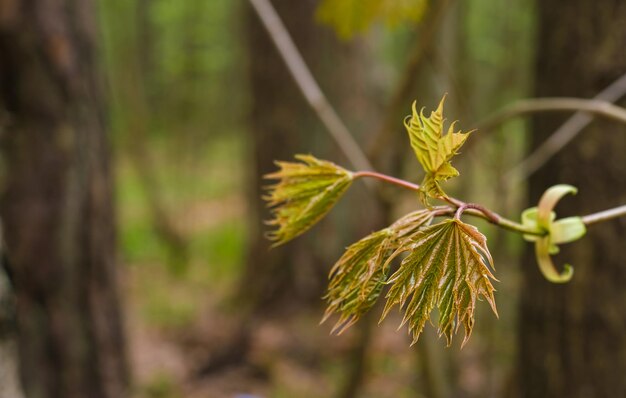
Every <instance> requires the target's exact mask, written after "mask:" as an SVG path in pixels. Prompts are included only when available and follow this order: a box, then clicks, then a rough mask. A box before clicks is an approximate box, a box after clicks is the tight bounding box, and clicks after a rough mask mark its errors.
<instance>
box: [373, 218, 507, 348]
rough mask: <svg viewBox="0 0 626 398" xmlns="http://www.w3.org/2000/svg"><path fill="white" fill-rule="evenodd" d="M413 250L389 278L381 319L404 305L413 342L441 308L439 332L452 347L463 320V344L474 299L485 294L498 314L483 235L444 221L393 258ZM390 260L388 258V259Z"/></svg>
mask: <svg viewBox="0 0 626 398" xmlns="http://www.w3.org/2000/svg"><path fill="white" fill-rule="evenodd" d="M403 252H409V254H408V256H407V257H406V258H405V259H404V260H403V261H402V264H400V268H399V269H398V270H397V271H396V272H395V273H394V274H393V275H392V276H391V277H390V278H389V281H388V282H387V283H388V284H390V285H391V287H390V289H389V292H388V293H387V296H386V298H387V303H386V305H385V309H384V310H383V315H382V318H381V320H382V319H383V318H384V317H385V316H386V315H387V314H388V313H389V311H390V310H391V308H393V307H394V306H395V305H399V306H400V307H401V308H404V317H403V319H402V324H405V323H408V327H409V331H410V333H411V334H412V335H413V343H415V342H416V341H417V340H418V338H419V335H420V333H421V332H422V330H423V328H424V325H425V324H426V321H427V320H428V319H429V318H430V313H431V312H432V310H433V309H434V308H435V307H437V308H438V310H439V335H440V336H441V335H445V336H446V340H447V343H448V345H450V344H451V342H452V335H453V334H454V333H456V331H457V330H458V328H459V326H460V325H461V324H462V325H463V327H464V329H465V338H464V339H463V344H465V343H466V342H467V339H468V338H469V336H470V335H471V333H472V328H473V325H474V308H475V305H476V299H477V298H478V297H480V296H482V297H484V298H485V299H486V300H487V301H488V302H489V304H490V305H491V308H492V309H493V311H494V312H495V313H496V314H497V312H496V304H495V298H494V296H493V292H494V288H493V286H492V284H491V281H490V279H495V278H494V276H493V274H492V273H491V271H490V270H489V267H488V266H487V264H486V263H485V260H486V261H487V263H488V264H489V265H490V266H492V267H493V260H492V258H491V255H490V254H489V250H488V249H487V241H486V239H485V237H484V236H483V235H482V234H481V233H480V232H479V231H478V230H477V229H476V228H475V227H473V226H471V225H468V224H465V223H463V222H461V221H460V220H457V219H454V220H445V221H442V222H440V223H438V224H435V225H432V226H430V227H428V228H425V229H423V230H421V231H419V232H418V233H417V234H416V235H415V236H414V237H412V238H411V239H410V240H408V241H406V242H405V243H404V244H403V245H401V246H400V247H399V248H398V249H397V250H396V251H395V252H394V253H393V254H392V255H391V257H390V259H392V258H394V257H395V256H397V255H398V254H400V253H403ZM388 261H389V260H388Z"/></svg>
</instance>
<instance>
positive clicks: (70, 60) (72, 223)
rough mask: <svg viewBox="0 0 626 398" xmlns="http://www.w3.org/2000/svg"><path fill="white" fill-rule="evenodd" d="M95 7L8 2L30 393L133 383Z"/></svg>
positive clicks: (9, 189)
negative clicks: (122, 301)
mask: <svg viewBox="0 0 626 398" xmlns="http://www.w3.org/2000/svg"><path fill="white" fill-rule="evenodd" d="M94 6H95V4H94V2H93V1H88V0H82V1H69V0H56V1H53V0H36V1H35V0H33V1H17V0H2V1H0V109H4V113H6V114H8V117H9V120H8V123H7V124H6V125H5V126H4V131H3V132H2V157H3V161H4V164H3V166H4V167H3V171H4V174H5V175H4V179H3V187H2V188H3V193H2V196H1V201H0V217H1V218H2V222H3V225H4V235H5V240H6V250H7V255H8V259H9V261H10V264H11V269H12V272H13V274H14V285H15V296H16V308H17V309H16V311H17V328H18V330H17V334H18V345H19V359H20V369H21V379H22V384H23V386H24V390H25V393H26V395H27V396H28V397H59V398H73V397H76V398H84V397H103V398H105V397H111V398H118V397H124V396H126V393H127V389H128V369H127V363H126V358H125V351H124V336H123V333H122V322H121V314H120V307H119V302H118V292H117V288H116V274H115V229H114V223H113V218H114V217H113V216H114V214H113V209H112V179H111V173H110V161H109V159H110V156H109V147H108V142H107V137H106V134H105V120H104V114H103V104H102V89H101V79H100V75H99V73H98V64H97V57H96V48H95V39H96V36H97V34H96V29H95V28H96V21H95V9H94ZM0 113H2V112H0Z"/></svg>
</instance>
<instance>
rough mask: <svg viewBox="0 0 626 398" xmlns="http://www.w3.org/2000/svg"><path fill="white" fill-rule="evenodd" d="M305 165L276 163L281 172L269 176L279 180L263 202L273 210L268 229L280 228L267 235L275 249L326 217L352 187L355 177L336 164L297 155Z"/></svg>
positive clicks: (269, 188)
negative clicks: (271, 227) (272, 227)
mask: <svg viewBox="0 0 626 398" xmlns="http://www.w3.org/2000/svg"><path fill="white" fill-rule="evenodd" d="M295 157H296V159H298V160H300V161H301V162H302V163H295V162H276V165H277V166H278V167H279V168H280V170H278V171H276V172H274V173H271V174H266V175H265V176H264V177H265V178H267V179H273V180H279V182H278V183H276V184H274V185H270V186H269V187H267V189H268V190H269V192H268V194H267V195H266V196H264V199H265V200H266V201H267V202H268V206H269V207H271V209H272V210H271V211H272V215H273V219H272V220H270V221H268V224H269V225H275V226H277V227H278V228H277V229H276V230H274V231H272V232H270V233H269V234H268V237H269V238H270V239H271V240H273V241H275V246H276V245H280V244H283V243H285V242H287V241H290V240H291V239H293V238H295V237H296V236H298V235H300V234H302V233H304V232H305V231H307V230H308V229H309V228H311V227H312V226H313V225H314V224H315V223H317V222H318V221H319V220H320V219H321V218H322V217H324V216H325V215H326V214H327V213H328V212H329V211H330V209H331V208H332V207H333V205H334V204H335V203H336V202H337V201H338V200H339V199H340V198H341V196H342V195H343V194H344V193H345V191H346V190H347V189H348V187H349V186H350V184H351V183H352V173H351V172H349V171H347V170H345V169H343V168H341V167H339V166H337V165H335V164H334V163H331V162H328V161H324V160H319V159H317V158H315V157H313V156H311V155H296V156H295Z"/></svg>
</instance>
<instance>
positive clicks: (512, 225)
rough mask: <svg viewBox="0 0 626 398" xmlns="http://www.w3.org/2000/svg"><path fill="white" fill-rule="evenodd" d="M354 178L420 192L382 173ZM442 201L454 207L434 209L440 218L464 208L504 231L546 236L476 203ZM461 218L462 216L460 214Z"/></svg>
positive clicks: (411, 184) (361, 173) (417, 187)
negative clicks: (367, 179) (363, 178)
mask: <svg viewBox="0 0 626 398" xmlns="http://www.w3.org/2000/svg"><path fill="white" fill-rule="evenodd" d="M353 177H354V178H361V177H371V178H376V179H378V180H381V181H384V182H387V183H390V184H394V185H397V186H400V187H402V188H405V189H409V190H411V191H419V190H420V186H419V185H417V184H413V183H412V182H408V181H405V180H402V179H400V178H395V177H391V176H388V175H385V174H382V173H377V172H374V171H359V172H355V173H354V174H353ZM440 199H441V200H444V201H446V202H448V203H450V204H451V205H452V206H449V207H436V208H433V209H434V211H435V212H436V213H437V215H438V216H441V215H455V214H456V212H457V210H458V209H460V208H462V209H463V210H461V212H462V213H465V214H469V215H471V216H475V217H480V218H482V219H484V220H487V221H488V222H490V223H492V224H495V225H498V226H499V227H502V228H504V229H507V230H509V231H513V232H517V233H522V234H528V235H539V236H542V235H545V231H543V230H540V229H538V228H532V227H528V226H526V225H522V224H520V223H518V222H515V221H513V220H509V219H507V218H504V217H502V216H501V215H499V214H497V213H495V212H493V211H491V210H489V209H487V208H486V207H484V206H482V205H479V204H476V203H465V202H463V201H462V200H459V199H456V198H453V197H450V196H446V197H443V198H440ZM459 216H460V214H459Z"/></svg>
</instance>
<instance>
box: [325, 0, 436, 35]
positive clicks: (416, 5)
mask: <svg viewBox="0 0 626 398" xmlns="http://www.w3.org/2000/svg"><path fill="white" fill-rule="evenodd" d="M426 6H427V1H426V0H391V1H390V0H324V1H322V3H321V4H320V6H319V8H318V10H317V18H318V19H319V20H320V21H321V22H323V23H325V24H328V25H330V26H332V27H333V28H334V29H335V31H336V32H337V35H338V36H339V37H341V38H343V39H349V38H351V37H352V36H354V35H355V34H358V33H362V32H364V31H365V30H367V29H368V28H369V27H370V26H371V25H372V24H373V23H374V22H376V21H377V20H382V21H383V22H384V23H385V24H386V25H387V26H388V27H394V26H396V25H398V24H400V23H402V22H405V21H408V22H418V21H420V20H421V18H422V16H423V15H424V11H425V10H426Z"/></svg>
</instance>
